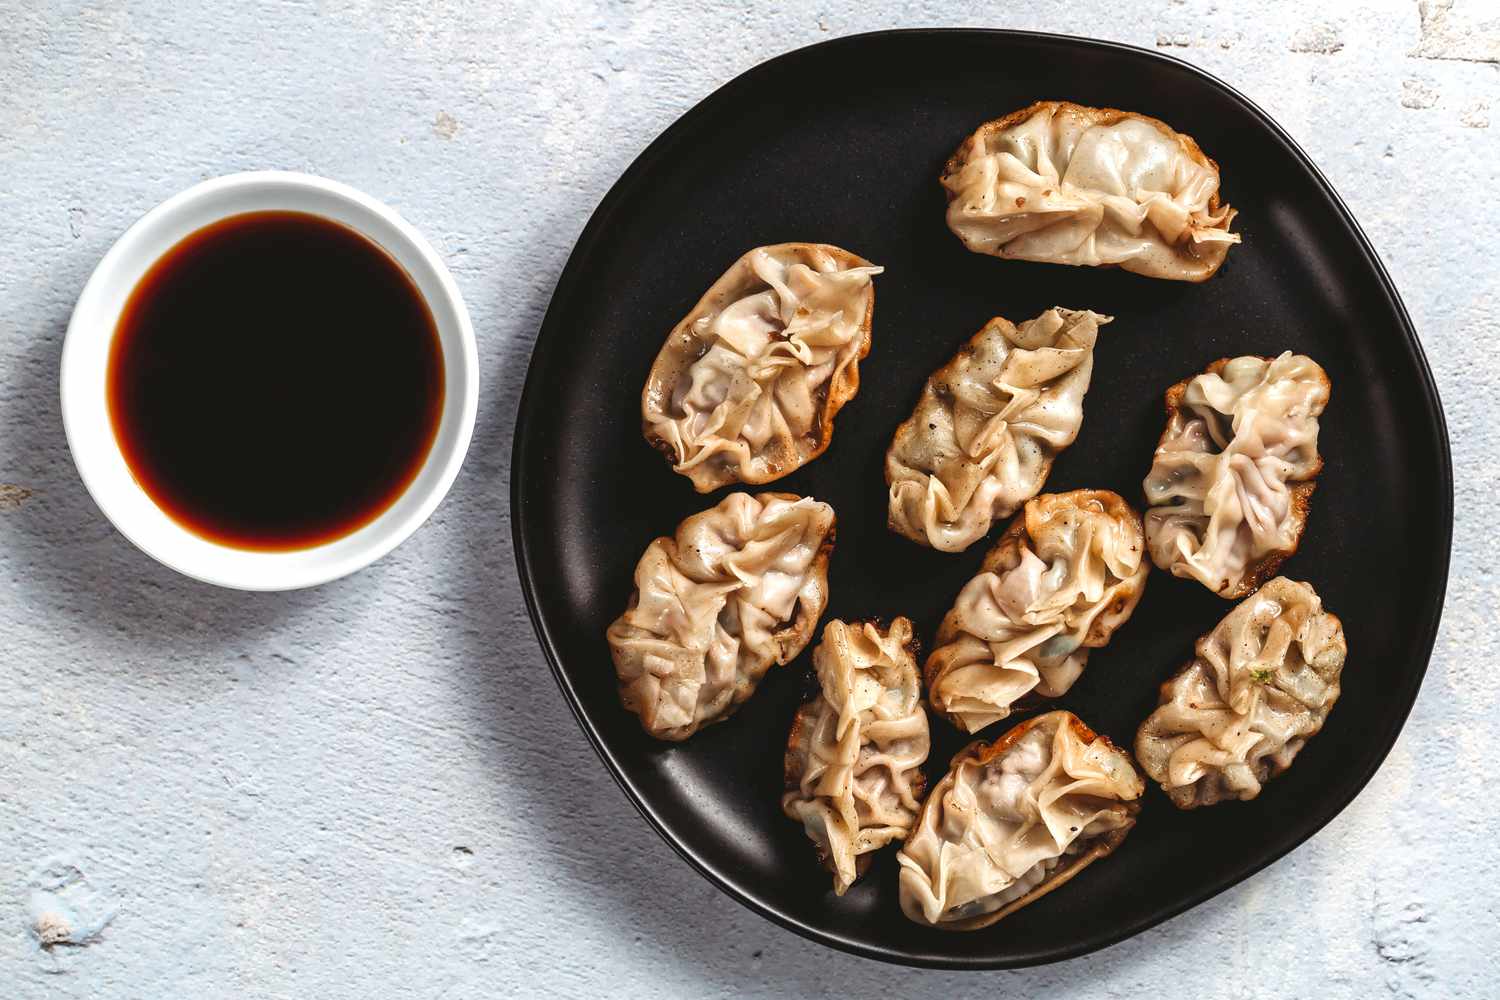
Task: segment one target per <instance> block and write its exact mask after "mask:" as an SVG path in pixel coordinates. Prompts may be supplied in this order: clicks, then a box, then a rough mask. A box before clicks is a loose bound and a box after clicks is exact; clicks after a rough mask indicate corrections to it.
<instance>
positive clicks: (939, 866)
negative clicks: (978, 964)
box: [896, 712, 1145, 931]
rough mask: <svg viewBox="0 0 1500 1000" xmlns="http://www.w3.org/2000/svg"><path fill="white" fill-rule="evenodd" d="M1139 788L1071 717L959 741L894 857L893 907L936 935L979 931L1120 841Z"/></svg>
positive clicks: (1126, 761) (1129, 768)
mask: <svg viewBox="0 0 1500 1000" xmlns="http://www.w3.org/2000/svg"><path fill="white" fill-rule="evenodd" d="M1143 791H1145V784H1144V782H1142V781H1141V777H1140V775H1139V774H1137V773H1136V770H1135V765H1133V764H1132V763H1131V762H1130V757H1129V755H1127V754H1126V753H1124V752H1123V751H1121V750H1119V749H1117V748H1116V747H1115V746H1114V745H1112V744H1111V743H1110V742H1109V739H1108V738H1107V737H1104V736H1096V735H1095V734H1094V732H1093V730H1091V729H1089V727H1088V726H1086V725H1084V724H1083V723H1082V722H1081V721H1080V720H1079V719H1078V717H1077V716H1075V715H1074V714H1073V713H1072V712H1048V713H1047V714H1046V715H1039V716H1037V717H1036V718H1034V719H1027V720H1026V721H1025V722H1022V723H1021V724H1019V725H1017V726H1016V727H1014V728H1013V729H1011V730H1010V731H1009V732H1007V733H1006V734H1005V735H1004V736H1002V737H1000V739H998V740H996V741H995V742H994V743H992V744H989V745H985V744H984V743H982V742H974V743H970V744H969V745H968V746H967V747H965V748H964V749H963V750H961V751H959V753H958V755H957V756H955V757H954V758H953V765H952V767H951V769H950V770H949V771H948V774H947V775H946V776H945V777H944V778H943V780H942V781H940V782H938V784H937V787H935V788H934V789H933V790H932V794H931V795H929V796H928V797H927V801H926V802H925V803H924V804H923V805H922V812H921V814H920V815H919V816H918V817H917V825H916V828H915V829H913V830H912V832H911V836H909V837H907V839H906V843H905V844H904V845H903V846H902V848H901V852H900V853H899V854H897V855H896V860H897V861H899V862H900V863H901V876H900V878H901V882H900V890H901V909H902V911H903V912H905V913H906V915H907V916H908V917H910V918H911V919H912V920H915V921H916V922H917V923H920V924H930V925H932V926H934V927H938V928H941V929H943V930H953V931H971V930H977V929H978V928H980V927H988V926H989V925H990V924H993V923H994V922H995V921H997V920H999V919H1001V918H1002V917H1006V916H1009V915H1010V914H1012V913H1014V912H1015V911H1016V910H1019V909H1020V908H1021V907H1023V906H1025V905H1026V904H1027V903H1030V902H1033V901H1035V900H1037V899H1039V898H1041V897H1042V896H1044V895H1046V894H1047V893H1049V892H1051V891H1052V890H1053V889H1056V888H1057V887H1058V886H1060V885H1062V884H1063V883H1064V882H1066V881H1068V880H1069V879H1071V878H1072V877H1073V876H1074V875H1077V874H1078V873H1079V872H1081V871H1082V870H1083V869H1084V868H1086V867H1088V866H1089V865H1090V864H1092V863H1094V862H1095V861H1097V860H1099V859H1100V858H1102V857H1104V856H1105V855H1107V854H1109V853H1110V852H1111V851H1113V850H1114V849H1115V848H1116V847H1118V846H1120V842H1121V841H1123V840H1124V839H1125V835H1126V834H1127V833H1129V832H1130V828H1131V827H1132V826H1134V825H1135V818H1136V814H1137V813H1138V812H1140V809H1141V805H1140V802H1139V801H1138V800H1139V799H1140V797H1141V793H1142V792H1143Z"/></svg>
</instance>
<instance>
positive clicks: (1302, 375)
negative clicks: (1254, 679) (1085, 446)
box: [1145, 351, 1330, 600]
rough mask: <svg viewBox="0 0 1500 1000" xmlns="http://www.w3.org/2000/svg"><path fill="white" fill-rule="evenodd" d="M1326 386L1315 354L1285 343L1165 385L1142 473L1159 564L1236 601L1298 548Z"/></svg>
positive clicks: (1319, 463)
mask: <svg viewBox="0 0 1500 1000" xmlns="http://www.w3.org/2000/svg"><path fill="white" fill-rule="evenodd" d="M1329 388H1330V386H1329V382H1328V376H1327V374H1325V373H1324V371H1323V369H1322V368H1320V367H1318V364H1317V362H1315V361H1313V360H1312V359H1311V358H1308V357H1304V356H1303V355H1301V354H1292V353H1291V352H1290V351H1288V352H1286V353H1284V354H1282V355H1281V356H1280V357H1278V358H1274V359H1273V358H1257V357H1241V358H1234V359H1232V360H1231V359H1229V358H1223V359H1220V360H1219V361H1215V362H1214V363H1213V364H1211V365H1209V366H1208V370H1207V371H1205V372H1204V373H1203V374H1201V375H1195V376H1194V377H1193V378H1190V379H1188V380H1187V381H1185V382H1179V383H1177V384H1176V385H1174V386H1172V388H1170V389H1168V390H1167V429H1166V430H1165V431H1163V432H1162V436H1161V442H1160V443H1159V444H1158V445H1157V446H1156V458H1155V459H1154V461H1153V462H1152V463H1151V472H1150V474H1149V475H1147V476H1146V482H1145V489H1146V503H1147V504H1148V505H1149V506H1150V509H1149V510H1147V511H1146V542H1147V544H1148V545H1149V546H1150V548H1151V558H1152V560H1153V561H1154V562H1155V563H1156V565H1158V566H1160V567H1161V568H1162V569H1165V570H1170V571H1171V572H1172V575H1173V576H1180V577H1185V578H1192V579H1196V580H1198V581H1199V582H1201V583H1202V584H1203V585H1204V586H1205V587H1207V588H1208V589H1209V590H1212V591H1214V592H1215V593H1217V594H1218V595H1219V596H1220V597H1227V598H1229V599H1231V600H1233V599H1235V598H1238V597H1243V596H1245V595H1246V594H1248V593H1250V591H1252V590H1254V589H1255V588H1256V586H1257V585H1258V584H1259V583H1260V581H1262V580H1264V579H1266V578H1267V577H1269V576H1271V575H1273V574H1274V573H1275V572H1276V570H1277V569H1278V568H1279V567H1280V566H1281V564H1282V562H1283V561H1285V560H1286V558H1287V556H1289V555H1291V554H1292V553H1293V552H1295V551H1297V542H1298V541H1299V540H1300V539H1301V537H1302V528H1303V526H1304V525H1305V524H1306V523H1307V504H1308V499H1309V498H1310V497H1311V496H1312V492H1313V488H1314V486H1315V485H1316V484H1315V483H1314V482H1313V479H1314V478H1315V477H1316V476H1317V474H1318V472H1319V471H1320V470H1321V469H1322V468H1323V459H1322V456H1320V455H1319V454H1318V415H1319V414H1320V413H1322V412H1323V407H1324V406H1326V405H1327V404H1328V393H1329Z"/></svg>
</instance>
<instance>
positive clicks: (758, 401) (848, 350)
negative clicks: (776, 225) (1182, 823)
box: [641, 243, 882, 493]
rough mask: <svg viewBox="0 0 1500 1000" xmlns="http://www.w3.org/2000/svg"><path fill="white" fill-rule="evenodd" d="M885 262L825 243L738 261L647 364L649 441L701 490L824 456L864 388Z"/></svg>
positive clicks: (759, 252) (765, 251)
mask: <svg viewBox="0 0 1500 1000" xmlns="http://www.w3.org/2000/svg"><path fill="white" fill-rule="evenodd" d="M881 270H882V269H881V268H878V267H874V266H872V265H871V264H870V262H869V261H867V260H864V259H863V258H861V257H856V256H855V255H854V254H852V253H850V252H849V251H847V250H841V249H839V248H838V247H835V246H827V245H825V244H820V243H782V244H779V245H777V246H767V247H756V248H755V249H754V250H751V251H750V252H749V253H747V254H745V255H744V256H743V257H741V258H740V259H739V260H737V261H735V263H734V266H733V267H731V268H730V269H729V270H728V271H727V272H726V273H725V274H724V276H723V277H722V278H720V279H719V280H718V281H716V282H714V284H713V287H711V288H710V289H709V290H708V291H707V292H705V293H704V295H703V298H702V299H700V300H699V301H698V304H697V305H696V306H694V307H693V311H692V312H690V313H688V314H687V316H686V317H684V319H683V320H682V322H680V323H678V324H677V325H676V326H675V327H673V329H672V332H671V333H670V334H669V335H668V336H667V342H666V343H665V344H664V345H662V349H661V353H660V354H658V355H657V356H656V363H655V364H653V365H652V366H651V374H650V376H649V377H648V378H647V379H646V388H645V390H644V391H643V392H642V393H641V418H642V424H643V427H644V430H645V433H646V440H647V441H649V442H650V443H651V445H652V446H653V447H655V448H657V449H658V450H659V451H661V452H662V454H664V455H666V457H667V459H668V461H670V462H671V463H672V468H673V469H674V470H676V471H677V472H680V473H682V474H683V475H684V476H687V477H688V478H689V479H691V480H692V482H693V486H694V488H695V489H697V490H698V492H699V493H707V492H709V491H710V490H715V489H718V488H719V487H720V486H727V485H728V484H730V483H737V482H740V483H768V482H770V481H771V480H773V479H779V478H781V477H782V476H784V475H786V474H787V473H789V472H792V471H794V470H796V469H798V468H800V467H801V466H802V465H804V464H806V463H807V462H810V461H812V460H813V459H815V458H817V457H818V456H819V455H821V454H823V449H825V448H827V447H828V442H829V439H830V438H831V437H832V436H833V418H834V415H835V414H836V413H838V411H839V408H840V407H842V406H843V405H844V404H845V403H847V402H848V401H849V400H851V399H853V398H854V394H855V393H856V392H858V391H859V361H860V359H861V358H863V357H864V356H865V355H866V354H868V353H869V352H870V322H871V320H872V319H873V317H874V314H875V287H874V285H873V284H872V283H871V280H870V279H871V278H873V277H874V276H875V275H877V274H879V273H880V272H881Z"/></svg>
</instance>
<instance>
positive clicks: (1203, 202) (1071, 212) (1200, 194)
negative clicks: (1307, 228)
mask: <svg viewBox="0 0 1500 1000" xmlns="http://www.w3.org/2000/svg"><path fill="white" fill-rule="evenodd" d="M942 183H943V188H944V189H945V190H946V191H947V194H948V228H949V229H951V230H953V232H954V234H955V235H956V236H957V237H958V238H959V239H961V240H962V241H963V243H964V246H966V247H968V248H969V249H970V250H973V251H974V252H976V253H984V254H991V255H993V256H996V257H1005V258H1011V259H1016V260H1035V261H1044V262H1048V263H1054V264H1081V265H1088V266H1099V265H1118V266H1120V267H1123V268H1124V269H1125V270H1127V271H1134V272H1135V273H1137V274H1144V275H1147V276H1149V277H1153V278H1171V279H1175V280H1179V281H1204V280H1206V279H1208V278H1210V277H1212V276H1213V274H1214V272H1215V271H1217V270H1218V269H1219V265H1220V264H1222V263H1223V262H1224V257H1225V255H1226V254H1227V253H1228V251H1229V247H1230V246H1231V245H1232V244H1235V243H1238V242H1239V241H1240V238H1239V236H1238V235H1236V234H1234V233H1231V232H1229V224H1230V222H1232V221H1233V219H1234V215H1235V212H1234V209H1232V208H1230V207H1229V206H1228V205H1220V204H1219V167H1218V164H1216V163H1214V161H1213V160H1211V159H1209V158H1208V157H1207V156H1205V155H1203V151H1202V150H1201V149H1199V148H1198V144H1197V143H1196V142H1194V141H1193V140H1192V139H1191V138H1190V137H1189V136H1186V135H1183V134H1182V133H1180V132H1177V131H1174V130H1173V129H1172V128H1171V127H1169V126H1168V125H1166V124H1164V123H1163V122H1160V121H1157V120H1156V119H1155V118H1148V117H1146V116H1145V115H1138V114H1134V113H1132V112H1128V111H1116V110H1113V109H1110V108H1090V107H1084V106H1082V105H1078V104H1070V103H1067V102H1065V101H1039V102H1037V103H1036V104H1033V105H1031V106H1030V107H1028V108H1022V109H1021V110H1020V111H1016V112H1014V113H1012V114H1010V115H1007V116H1006V117H1004V118H1000V119H997V120H995V121H992V122H987V123H986V124H984V125H981V126H980V127H979V129H978V130H977V131H976V132H975V133H974V134H973V135H971V136H969V138H967V139H965V140H964V142H963V144H962V145H960V146H959V147H958V150H957V152H955V153H954V154H953V157H952V158H951V159H950V160H949V161H948V165H947V167H946V168H945V169H944V171H943V177H942Z"/></svg>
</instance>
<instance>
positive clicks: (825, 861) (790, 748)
mask: <svg viewBox="0 0 1500 1000" xmlns="http://www.w3.org/2000/svg"><path fill="white" fill-rule="evenodd" d="M898 621H904V622H906V626H907V640H906V641H905V642H904V643H902V644H901V647H902V649H904V650H905V651H906V653H907V654H908V655H909V656H910V657H911V658H912V662H913V663H916V662H919V659H918V657H919V654H920V653H921V643H920V642H919V641H918V640H917V636H916V626H915V625H913V624H912V622H911V619H909V618H907V617H906V616H905V615H897V616H896V618H894V619H893V620H892V622H891V625H892V627H894V626H895V623H896V622H898ZM845 624H847V625H850V626H855V625H864V624H870V625H874V626H875V627H876V628H877V629H880V630H881V631H882V632H886V633H887V634H889V629H887V628H886V627H885V626H884V623H883V622H882V620H881V619H879V618H875V617H871V618H860V619H855V620H852V621H846V622H845ZM821 701H823V695H822V693H821V692H820V693H819V694H818V695H817V696H815V697H813V698H811V699H809V700H808V701H805V702H803V703H802V704H801V705H800V706H799V707H798V708H797V714H796V715H794V716H793V717H792V729H791V732H790V733H788V734H787V740H786V754H785V755H784V756H783V757H782V781H783V785H784V787H785V789H786V790H787V791H788V792H800V791H801V790H802V775H803V763H804V761H805V759H806V754H805V753H804V748H805V747H806V745H807V742H808V740H809V739H811V736H810V735H809V734H810V733H811V731H812V727H813V726H814V725H816V724H817V718H818V704H819V702H821ZM912 794H913V796H914V797H915V798H916V799H917V801H918V802H919V803H920V802H922V801H923V800H924V799H926V797H927V775H926V774H925V773H924V772H923V771H922V770H921V769H920V768H919V769H918V770H917V773H916V776H915V777H914V778H913V779H912ZM812 844H813V849H814V852H815V853H816V854H817V856H818V862H819V863H820V864H822V866H823V867H824V868H826V869H828V871H830V872H833V871H835V868H834V864H833V858H832V857H831V856H830V855H829V853H828V851H827V850H825V849H824V847H823V845H822V844H821V843H818V842H817V841H812ZM876 853H877V852H875V851H866V852H865V853H864V854H861V855H858V856H857V857H855V859H854V881H855V882H858V881H859V880H860V879H861V878H863V877H864V875H865V872H867V871H869V869H870V865H871V864H872V863H873V862H874V860H875V855H876ZM851 884H852V883H851Z"/></svg>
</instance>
